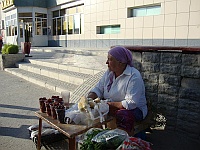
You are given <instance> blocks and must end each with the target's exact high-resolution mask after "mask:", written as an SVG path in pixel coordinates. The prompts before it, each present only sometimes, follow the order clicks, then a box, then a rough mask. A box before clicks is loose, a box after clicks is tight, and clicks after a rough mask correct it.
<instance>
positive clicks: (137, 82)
mask: <svg viewBox="0 0 200 150" xmlns="http://www.w3.org/2000/svg"><path fill="white" fill-rule="evenodd" d="M106 64H107V65H108V70H107V71H106V72H105V74H104V75H103V77H102V78H101V79H100V81H99V82H98V83H97V84H96V86H95V87H94V88H93V89H92V90H91V91H90V92H89V93H88V96H87V97H88V98H92V99H95V98H97V97H99V98H101V99H105V100H107V103H108V105H109V114H110V115H112V116H115V117H116V125H117V128H120V129H123V130H125V131H127V132H128V133H130V132H131V131H132V128H133V125H134V122H135V121H141V120H143V119H144V118H145V117H146V115H147V102H146V97H145V87H144V82H143V79H142V77H141V74H140V72H139V71H138V70H137V69H136V68H134V67H133V63H132V54H131V52H130V51H129V50H128V49H126V48H124V47H121V46H117V47H114V48H112V49H110V50H109V51H108V59H107V61H106Z"/></svg>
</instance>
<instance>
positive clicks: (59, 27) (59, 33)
mask: <svg viewBox="0 0 200 150" xmlns="http://www.w3.org/2000/svg"><path fill="white" fill-rule="evenodd" d="M57 35H61V18H57Z"/></svg>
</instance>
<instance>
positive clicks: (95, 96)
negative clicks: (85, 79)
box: [87, 92, 98, 99]
mask: <svg viewBox="0 0 200 150" xmlns="http://www.w3.org/2000/svg"><path fill="white" fill-rule="evenodd" d="M97 97H98V96H97V94H96V93H94V92H90V93H88V95H87V98H91V99H96V98H97Z"/></svg>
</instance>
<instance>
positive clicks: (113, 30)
mask: <svg viewBox="0 0 200 150" xmlns="http://www.w3.org/2000/svg"><path fill="white" fill-rule="evenodd" d="M96 32H97V34H118V33H120V25H108V26H97V29H96Z"/></svg>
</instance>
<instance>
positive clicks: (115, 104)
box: [107, 102, 124, 116]
mask: <svg viewBox="0 0 200 150" xmlns="http://www.w3.org/2000/svg"><path fill="white" fill-rule="evenodd" d="M107 104H108V105H109V115H111V116H115V114H116V111H117V110H119V109H124V107H123V106H122V103H121V102H107Z"/></svg>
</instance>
